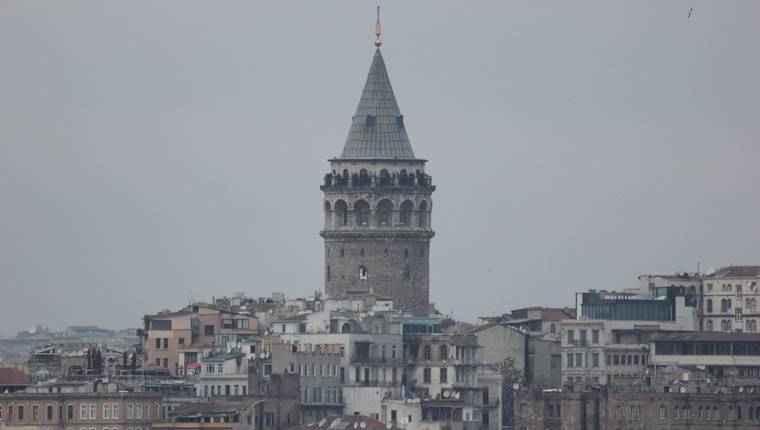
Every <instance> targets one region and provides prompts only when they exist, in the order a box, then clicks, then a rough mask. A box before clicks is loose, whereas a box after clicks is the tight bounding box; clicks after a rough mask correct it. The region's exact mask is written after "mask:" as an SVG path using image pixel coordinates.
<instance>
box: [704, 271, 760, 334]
mask: <svg viewBox="0 0 760 430" xmlns="http://www.w3.org/2000/svg"><path fill="white" fill-rule="evenodd" d="M758 283H760V266H729V267H724V268H722V269H719V270H717V271H716V272H714V273H712V274H709V275H707V276H705V279H704V330H705V331H721V332H726V333H727V332H735V333H741V332H745V333H757V330H758V329H757V325H758V321H760V308H758V300H760V288H758Z"/></svg>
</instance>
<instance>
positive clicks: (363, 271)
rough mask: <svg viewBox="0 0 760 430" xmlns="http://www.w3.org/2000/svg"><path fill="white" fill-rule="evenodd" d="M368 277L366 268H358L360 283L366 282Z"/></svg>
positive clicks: (362, 266)
mask: <svg viewBox="0 0 760 430" xmlns="http://www.w3.org/2000/svg"><path fill="white" fill-rule="evenodd" d="M368 275H369V274H368V273H367V268H366V267H364V265H361V266H359V279H360V280H362V281H366V280H367V276H368Z"/></svg>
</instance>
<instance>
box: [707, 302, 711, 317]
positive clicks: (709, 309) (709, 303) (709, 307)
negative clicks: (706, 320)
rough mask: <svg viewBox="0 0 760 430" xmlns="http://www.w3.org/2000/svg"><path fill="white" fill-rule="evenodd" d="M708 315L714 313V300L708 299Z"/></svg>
mask: <svg viewBox="0 0 760 430" xmlns="http://www.w3.org/2000/svg"><path fill="white" fill-rule="evenodd" d="M707 313H708V314H709V313H712V299H707Z"/></svg>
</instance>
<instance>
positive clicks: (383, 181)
mask: <svg viewBox="0 0 760 430" xmlns="http://www.w3.org/2000/svg"><path fill="white" fill-rule="evenodd" d="M390 184H391V175H390V173H388V171H387V170H385V169H383V170H381V171H380V185H382V186H388V185H390Z"/></svg>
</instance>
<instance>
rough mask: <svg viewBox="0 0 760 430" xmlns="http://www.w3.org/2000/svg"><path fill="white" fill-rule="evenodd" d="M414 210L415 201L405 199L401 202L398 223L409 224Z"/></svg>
mask: <svg viewBox="0 0 760 430" xmlns="http://www.w3.org/2000/svg"><path fill="white" fill-rule="evenodd" d="M412 212H414V203H412V202H411V201H409V200H404V202H403V203H401V210H400V211H399V217H398V223H399V224H401V225H409V222H410V221H411V218H412Z"/></svg>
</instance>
